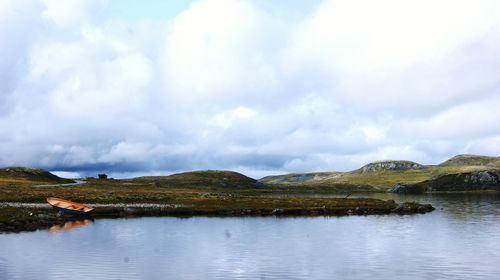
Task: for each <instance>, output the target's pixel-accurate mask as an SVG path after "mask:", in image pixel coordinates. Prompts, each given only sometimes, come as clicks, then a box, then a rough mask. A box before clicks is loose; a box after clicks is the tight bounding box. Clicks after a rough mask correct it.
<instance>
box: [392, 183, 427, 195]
mask: <svg viewBox="0 0 500 280" xmlns="http://www.w3.org/2000/svg"><path fill="white" fill-rule="evenodd" d="M387 192H389V193H399V194H419V193H423V190H422V189H421V188H420V187H418V186H415V185H406V184H396V185H394V186H393V187H392V188H390V189H388V190H387Z"/></svg>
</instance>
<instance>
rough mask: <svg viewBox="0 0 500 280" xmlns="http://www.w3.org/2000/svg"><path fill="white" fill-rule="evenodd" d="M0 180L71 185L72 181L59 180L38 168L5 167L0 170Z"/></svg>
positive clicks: (59, 178) (57, 177)
mask: <svg viewBox="0 0 500 280" xmlns="http://www.w3.org/2000/svg"><path fill="white" fill-rule="evenodd" d="M0 178H3V179H16V180H18V179H24V180H29V181H35V182H54V183H72V182H74V181H73V180H70V179H65V178H61V177H59V176H56V175H54V174H52V173H50V172H49V171H47V170H43V169H40V168H26V167H5V168H0Z"/></svg>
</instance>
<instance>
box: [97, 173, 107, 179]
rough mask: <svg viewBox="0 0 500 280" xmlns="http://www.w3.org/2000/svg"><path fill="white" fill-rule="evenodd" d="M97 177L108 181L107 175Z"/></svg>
mask: <svg viewBox="0 0 500 280" xmlns="http://www.w3.org/2000/svg"><path fill="white" fill-rule="evenodd" d="M97 176H98V177H99V179H104V180H105V179H108V175H106V174H97Z"/></svg>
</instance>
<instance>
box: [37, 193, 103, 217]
mask: <svg viewBox="0 0 500 280" xmlns="http://www.w3.org/2000/svg"><path fill="white" fill-rule="evenodd" d="M47 202H48V203H49V204H50V205H52V207H54V209H56V210H58V211H59V212H62V213H64V214H69V215H88V214H90V212H92V211H93V210H94V208H92V207H88V206H87V205H83V204H80V203H76V202H73V201H69V200H66V199H62V198H57V197H49V198H47Z"/></svg>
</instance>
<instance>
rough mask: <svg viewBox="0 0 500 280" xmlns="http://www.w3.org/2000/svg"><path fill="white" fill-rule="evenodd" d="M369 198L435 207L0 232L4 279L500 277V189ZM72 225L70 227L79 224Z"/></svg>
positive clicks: (126, 222)
mask: <svg viewBox="0 0 500 280" xmlns="http://www.w3.org/2000/svg"><path fill="white" fill-rule="evenodd" d="M371 196H372V197H378V198H383V199H395V200H397V201H407V200H410V201H419V202H422V203H432V204H433V205H434V206H435V207H436V211H434V212H432V213H428V214H422V215H411V216H398V215H380V216H344V217H314V218H272V217H266V218H262V217H256V218H207V217H196V218H189V219H178V218H140V219H115V220H100V219H99V220H96V221H95V222H94V223H91V224H89V225H87V226H85V227H81V226H80V228H79V230H69V231H62V232H61V234H50V233H49V232H48V231H38V232H31V233H21V234H6V235H0V248H1V251H0V252H1V253H0V279H66V278H67V276H68V275H71V278H72V279H497V278H498V275H500V266H499V265H498V263H500V253H499V252H500V195H499V194H496V193H494V194H455V195H431V196H397V195H390V194H387V195H386V194H377V195H371ZM72 222H76V223H71V224H70V225H71V226H70V225H68V227H72V226H73V225H78V224H79V223H78V222H77V221H72ZM80 222H81V223H85V222H82V221H80ZM64 227H65V225H63V226H61V228H64ZM75 252H78V260H77V261H75V258H74V256H75ZM48 255H49V256H51V257H50V258H47V256H48ZM54 264H57V265H54Z"/></svg>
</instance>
